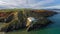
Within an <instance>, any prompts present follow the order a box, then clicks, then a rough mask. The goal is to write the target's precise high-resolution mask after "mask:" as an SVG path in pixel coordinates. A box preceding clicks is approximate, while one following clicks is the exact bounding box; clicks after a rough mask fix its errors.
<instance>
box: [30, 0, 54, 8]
mask: <svg viewBox="0 0 60 34" xmlns="http://www.w3.org/2000/svg"><path fill="white" fill-rule="evenodd" d="M52 2H54V0H42V1H40V2H38V3H36V4H31V5H30V6H31V7H37V6H42V7H43V5H45V4H48V3H52Z"/></svg>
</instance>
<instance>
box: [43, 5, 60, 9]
mask: <svg viewBox="0 0 60 34" xmlns="http://www.w3.org/2000/svg"><path fill="white" fill-rule="evenodd" d="M44 8H45V9H48V8H49V9H60V5H54V6H48V7H44Z"/></svg>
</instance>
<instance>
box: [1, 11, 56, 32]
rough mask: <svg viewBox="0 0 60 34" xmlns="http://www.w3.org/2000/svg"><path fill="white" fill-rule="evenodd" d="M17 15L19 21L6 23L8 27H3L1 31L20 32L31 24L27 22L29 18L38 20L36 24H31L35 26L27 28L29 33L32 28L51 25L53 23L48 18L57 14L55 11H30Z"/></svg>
mask: <svg viewBox="0 0 60 34" xmlns="http://www.w3.org/2000/svg"><path fill="white" fill-rule="evenodd" d="M16 12H17V11H16ZM17 13H18V16H17V17H16V18H18V20H15V21H13V22H12V23H6V24H8V25H7V26H4V27H2V28H1V30H0V31H4V32H8V31H12V30H18V29H21V28H25V27H26V23H29V22H27V18H28V17H33V18H36V19H38V20H37V22H36V23H35V24H33V23H31V24H33V26H31V25H29V26H28V27H27V31H29V30H30V28H32V29H33V28H41V27H43V26H45V25H47V24H49V23H51V21H50V20H48V19H47V17H49V16H53V15H55V14H57V13H56V12H54V11H48V10H28V11H27V10H24V11H18V12H17ZM9 19H10V18H9ZM9 19H8V20H9ZM30 26H31V27H30Z"/></svg>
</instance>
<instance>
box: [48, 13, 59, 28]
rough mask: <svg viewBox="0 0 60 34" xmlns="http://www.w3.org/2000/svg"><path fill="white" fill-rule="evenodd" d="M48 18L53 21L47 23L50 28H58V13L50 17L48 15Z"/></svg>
mask: <svg viewBox="0 0 60 34" xmlns="http://www.w3.org/2000/svg"><path fill="white" fill-rule="evenodd" d="M48 19H50V20H51V21H52V22H53V23H52V24H50V25H49V27H51V28H58V27H60V14H56V15H54V16H52V17H49V18H48Z"/></svg>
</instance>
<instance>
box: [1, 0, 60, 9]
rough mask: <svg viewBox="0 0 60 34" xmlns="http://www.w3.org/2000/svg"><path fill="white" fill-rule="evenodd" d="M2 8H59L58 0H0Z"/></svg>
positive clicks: (59, 1) (59, 0)
mask: <svg viewBox="0 0 60 34" xmlns="http://www.w3.org/2000/svg"><path fill="white" fill-rule="evenodd" d="M3 8H33V9H48V8H50V9H55V8H57V9H60V0H0V9H3Z"/></svg>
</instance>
